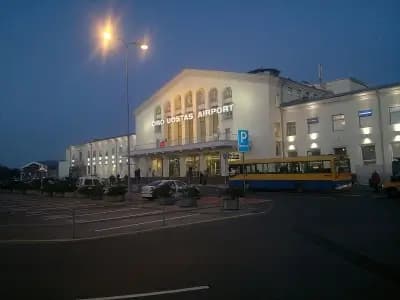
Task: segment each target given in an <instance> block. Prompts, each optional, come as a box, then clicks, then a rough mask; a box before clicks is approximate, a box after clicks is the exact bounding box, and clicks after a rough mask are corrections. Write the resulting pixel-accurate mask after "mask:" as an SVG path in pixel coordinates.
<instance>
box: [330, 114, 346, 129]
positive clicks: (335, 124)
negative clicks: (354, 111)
mask: <svg viewBox="0 0 400 300" xmlns="http://www.w3.org/2000/svg"><path fill="white" fill-rule="evenodd" d="M345 125H346V121H345V120H344V114H339V115H333V116H332V130H333V131H343V130H344V126H345Z"/></svg>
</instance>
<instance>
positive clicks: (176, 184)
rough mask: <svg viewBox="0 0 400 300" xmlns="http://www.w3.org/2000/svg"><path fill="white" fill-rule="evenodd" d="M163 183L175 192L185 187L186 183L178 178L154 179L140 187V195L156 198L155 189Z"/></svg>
mask: <svg viewBox="0 0 400 300" xmlns="http://www.w3.org/2000/svg"><path fill="white" fill-rule="evenodd" d="M164 184H169V185H170V186H171V188H172V190H173V191H175V192H179V191H182V190H184V189H185V188H186V187H187V184H186V183H185V182H183V181H180V180H169V179H168V180H156V181H153V182H150V183H149V184H147V185H145V186H143V187H142V190H141V195H142V197H143V198H146V199H154V198H157V189H158V188H160V187H161V186H163V185H164Z"/></svg>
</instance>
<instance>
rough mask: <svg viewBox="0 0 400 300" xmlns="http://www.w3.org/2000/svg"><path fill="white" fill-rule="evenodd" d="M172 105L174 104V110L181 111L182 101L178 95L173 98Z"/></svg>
mask: <svg viewBox="0 0 400 300" xmlns="http://www.w3.org/2000/svg"><path fill="white" fill-rule="evenodd" d="M174 104H175V110H181V109H182V100H181V96H180V95H178V96H176V97H175V100H174Z"/></svg>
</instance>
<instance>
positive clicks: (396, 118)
mask: <svg viewBox="0 0 400 300" xmlns="http://www.w3.org/2000/svg"><path fill="white" fill-rule="evenodd" d="M389 114H390V124H398V123H400V106H393V107H389Z"/></svg>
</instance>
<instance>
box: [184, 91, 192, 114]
mask: <svg viewBox="0 0 400 300" xmlns="http://www.w3.org/2000/svg"><path fill="white" fill-rule="evenodd" d="M185 109H186V111H192V110H193V99H192V92H191V91H189V92H187V93H186V95H185Z"/></svg>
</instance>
